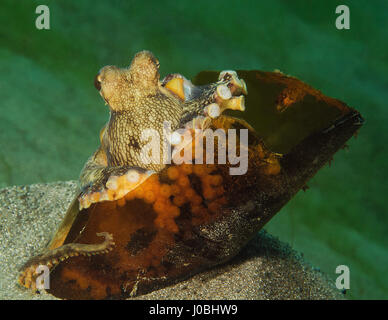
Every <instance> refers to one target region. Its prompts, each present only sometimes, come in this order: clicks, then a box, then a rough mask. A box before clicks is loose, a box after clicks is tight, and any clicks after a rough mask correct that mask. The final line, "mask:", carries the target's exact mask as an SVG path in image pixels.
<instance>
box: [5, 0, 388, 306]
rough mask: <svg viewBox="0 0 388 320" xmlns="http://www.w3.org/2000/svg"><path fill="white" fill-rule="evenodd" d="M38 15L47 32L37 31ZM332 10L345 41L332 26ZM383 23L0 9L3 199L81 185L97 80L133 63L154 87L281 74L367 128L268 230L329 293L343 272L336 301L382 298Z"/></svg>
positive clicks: (237, 8) (100, 114) (98, 119)
mask: <svg viewBox="0 0 388 320" xmlns="http://www.w3.org/2000/svg"><path fill="white" fill-rule="evenodd" d="M40 4H46V5H48V6H49V8H50V27H51V28H50V30H38V29H36V27H35V19H36V18H37V16H38V15H37V14H36V13H35V9H36V7H37V6H38V5H40ZM341 4H345V5H348V6H349V9H350V30H338V29H337V28H336V27H335V20H336V18H337V16H338V15H336V14H335V9H336V7H337V6H338V5H341ZM387 14H388V2H387V1H384V0H381V1H379V0H374V1H366V0H364V1H363V0H357V1H356V0H354V1H342V0H341V1H333V0H325V1H323V0H321V1H308V0H306V1H301V0H300V1H299V0H298V1H297V0H292V1H289V0H276V1H226V0H224V1H212V2H210V1H195V2H193V1H190V2H189V1H165V2H159V1H65V0H61V1H59V0H56V1H31V0H19V1H13V0H2V1H1V4H0V23H1V28H0V93H1V100H0V110H1V112H0V187H7V186H11V185H25V184H33V183H42V182H52V181H58V180H62V181H64V180H76V179H78V175H79V172H80V171H81V168H82V166H83V164H84V163H85V161H86V160H87V158H88V157H89V156H90V155H91V154H92V153H93V152H94V151H95V149H96V148H97V146H98V144H99V130H100V129H101V127H102V126H103V125H104V124H105V122H106V121H107V120H108V115H109V112H108V108H107V107H106V106H104V102H103V100H102V99H101V97H100V95H99V94H98V92H97V90H96V89H95V88H94V86H93V79H94V76H95V75H96V74H97V72H98V70H99V69H100V68H101V67H103V66H105V65H117V66H120V67H124V66H127V65H129V63H130V60H131V58H132V57H133V55H134V54H135V53H136V52H138V51H140V50H143V49H147V50H150V51H152V52H153V53H154V54H155V55H156V56H157V58H158V59H159V61H160V64H161V70H160V71H161V75H162V77H163V76H164V75H166V74H168V73H173V72H177V73H182V74H184V75H185V76H186V77H187V78H193V77H194V76H195V75H196V74H197V73H198V72H199V71H201V70H225V69H246V70H250V69H259V70H264V71H273V70H275V69H279V70H281V71H282V72H284V73H285V74H290V75H292V76H295V77H297V78H299V79H301V80H302V81H305V82H306V83H308V84H310V85H312V86H313V87H315V88H317V89H319V90H320V91H322V92H323V93H324V94H325V95H328V96H330V97H334V98H337V99H340V100H342V101H344V102H345V103H347V104H348V105H349V106H351V107H354V108H356V109H357V110H358V111H360V112H361V114H362V115H363V117H364V118H365V120H366V123H365V124H364V126H363V127H362V128H361V130H360V132H359V135H358V136H357V138H356V139H355V138H352V139H351V140H350V141H349V142H348V145H349V149H348V150H341V151H339V152H338V154H336V155H335V157H334V160H333V161H332V163H331V166H325V167H324V168H323V169H322V170H320V171H319V172H318V174H317V175H316V176H315V177H314V178H313V179H312V180H311V181H310V182H309V183H308V186H309V187H310V188H309V189H308V190H307V191H306V192H303V191H301V192H299V193H298V194H297V195H296V196H295V197H294V198H293V199H292V200H291V201H290V202H289V203H288V204H287V205H286V206H285V207H284V208H283V209H282V210H281V211H280V212H279V213H278V214H277V215H276V216H275V217H274V218H273V219H272V220H271V221H270V222H269V223H268V224H267V225H266V227H265V229H267V231H269V232H270V233H272V234H274V235H276V236H278V237H279V238H280V239H281V240H283V241H286V242H288V243H290V244H291V245H292V246H293V248H295V249H296V250H298V251H300V252H303V253H304V257H305V259H306V260H307V261H309V262H311V263H312V264H313V265H315V266H317V267H319V268H320V269H321V270H322V271H323V272H325V273H326V274H327V275H328V276H329V277H330V278H331V279H333V281H335V279H336V277H337V276H338V275H337V274H336V273H335V269H336V267H337V266H338V265H347V266H348V267H349V269H350V290H348V291H347V293H346V296H345V297H347V298H352V299H376V298H378V299H387V298H388V276H387V271H388V250H387V248H388V212H387V211H388V210H387V205H386V195H387V193H388V188H387V183H386V182H387V180H388V174H387V173H388V170H387V166H388V165H387V159H386V156H387V148H386V145H385V142H386V141H387V138H388V131H387V120H388V119H387V118H388V107H387V105H386V102H387V101H388V90H387V88H388V76H387V74H388V25H387ZM247 108H249V105H248V106H247ZM248 120H249V119H248Z"/></svg>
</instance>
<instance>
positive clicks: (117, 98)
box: [94, 51, 160, 111]
mask: <svg viewBox="0 0 388 320" xmlns="http://www.w3.org/2000/svg"><path fill="white" fill-rule="evenodd" d="M159 77H160V75H159V61H158V60H157V59H156V58H155V57H154V55H153V54H152V53H151V52H149V51H141V52H139V53H137V54H136V55H135V57H134V58H133V60H132V63H131V65H130V66H129V67H128V68H123V69H121V68H118V67H116V66H105V67H103V68H102V69H101V70H100V71H99V73H98V74H97V75H96V77H95V79H94V86H95V87H96V89H97V90H98V91H99V92H100V95H101V96H102V98H103V99H104V100H105V102H106V103H107V104H108V105H109V107H110V108H111V109H112V110H115V111H120V110H125V109H129V108H130V106H131V105H132V104H133V102H134V101H136V100H139V99H142V98H143V97H144V96H148V95H152V94H155V93H156V92H157V90H158V84H159Z"/></svg>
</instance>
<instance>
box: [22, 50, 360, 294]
mask: <svg viewBox="0 0 388 320" xmlns="http://www.w3.org/2000/svg"><path fill="white" fill-rule="evenodd" d="M158 67H159V63H158V61H157V60H156V59H155V58H154V56H153V55H152V54H151V53H150V52H141V53H138V54H137V55H136V56H135V58H134V60H133V61H132V64H131V66H130V67H129V68H128V69H118V68H116V67H111V66H109V67H105V68H103V69H102V70H101V71H100V73H99V74H98V75H97V77H96V80H95V86H96V88H97V89H98V90H99V91H100V94H101V96H102V97H103V98H104V100H105V101H106V102H107V104H108V105H109V108H110V112H111V117H110V120H109V122H108V123H107V125H106V126H105V127H104V128H103V129H102V131H101V134H100V140H101V146H100V148H98V150H97V151H96V152H95V153H94V155H93V156H92V157H91V158H90V159H89V160H88V161H87V163H86V165H85V167H84V169H83V171H82V172H81V177H80V182H81V191H80V193H79V194H78V195H77V198H76V199H75V201H74V202H73V203H72V205H71V206H70V208H69V210H68V212H67V214H66V216H65V219H64V221H63V223H62V225H61V226H60V228H59V230H58V232H57V233H56V235H55V236H54V238H53V240H52V241H51V242H50V244H49V246H48V248H47V249H45V250H44V251H43V253H42V254H40V255H38V256H36V257H33V258H32V259H30V260H29V261H28V262H27V263H26V264H25V265H24V267H23V268H22V273H21V276H20V278H19V283H20V284H21V285H23V286H25V287H28V288H32V289H34V288H35V285H34V281H35V279H36V276H37V274H36V272H35V268H36V266H38V265H39V264H44V265H47V266H48V267H50V268H51V272H50V276H51V279H50V283H51V286H52V288H50V290H49V292H50V293H52V294H54V295H55V296H57V297H60V298H66V299H123V298H127V297H131V296H135V295H139V294H144V293H147V292H149V291H152V290H155V289H158V288H161V287H163V286H165V285H167V284H169V283H172V282H175V281H177V280H179V279H184V278H187V277H188V276H190V275H192V274H194V273H197V272H200V271H202V270H204V269H206V268H209V267H211V266H214V265H217V264H220V263H222V262H225V261H227V260H229V259H231V258H232V257H234V256H235V255H236V254H237V253H238V252H239V251H240V250H241V248H242V247H243V246H244V245H245V244H246V243H247V241H249V239H250V238H251V237H252V236H253V235H254V234H255V232H257V231H258V230H260V228H262V227H263V226H264V225H265V224H266V223H267V222H268V221H269V220H270V219H271V218H272V217H273V216H274V215H275V214H276V213H277V212H278V211H279V210H280V208H281V207H282V206H283V205H284V204H285V203H287V201H289V200H290V199H291V198H292V197H293V196H294V195H295V193H296V192H298V190H300V189H301V188H303V187H304V186H305V184H306V182H307V181H308V179H310V178H311V177H312V176H313V175H314V174H315V173H316V172H317V171H318V170H319V169H320V168H321V167H322V166H323V165H324V164H325V163H327V161H329V160H330V159H331V157H332V155H333V154H334V153H335V152H336V151H337V150H338V149H340V148H341V147H342V146H343V145H344V143H345V142H346V141H347V140H348V139H349V138H350V137H351V136H352V135H353V134H355V133H356V132H357V131H358V129H359V127H360V126H361V125H362V117H361V116H360V115H359V113H358V112H357V111H355V110H353V109H351V108H349V107H348V106H346V105H345V104H343V103H342V102H340V101H338V100H334V99H326V97H324V96H323V95H322V94H320V93H319V92H317V91H316V90H312V89H311V88H310V87H308V86H306V85H305V84H303V83H302V82H301V81H299V80H297V79H295V78H291V77H287V76H283V75H281V74H279V73H264V72H259V71H249V72H245V71H244V72H241V73H239V75H241V74H242V75H243V77H244V80H248V81H247V84H248V87H249V85H251V87H249V88H254V89H255V90H256V92H255V91H254V92H253V96H254V97H255V99H256V100H261V99H263V98H266V99H268V101H266V104H265V105H261V111H263V116H268V115H270V116H269V119H270V118H271V117H272V119H274V118H276V121H277V122H275V123H278V124H279V126H280V127H282V128H289V126H290V125H291V127H292V125H293V124H294V123H296V125H297V127H296V129H297V130H296V131H297V132H298V135H297V136H296V137H295V136H293V134H292V133H293V131H292V130H288V131H286V133H287V135H284V134H283V135H282V134H281V133H279V132H278V131H277V129H278V128H276V127H270V131H269V132H268V131H265V126H266V124H265V123H263V124H262V126H261V128H259V130H261V132H262V135H263V136H264V137H266V139H268V140H269V141H271V140H272V141H277V140H276V139H278V137H281V139H280V141H278V142H277V143H278V145H279V146H281V147H282V148H284V142H283V140H285V139H290V141H291V140H292V139H295V141H296V142H293V143H289V144H288V145H287V146H286V147H289V149H287V150H286V149H284V150H286V151H285V153H284V155H281V154H279V153H276V152H274V150H272V149H270V148H268V147H267V146H266V144H265V143H264V141H263V138H261V136H259V135H258V134H257V133H256V132H255V130H253V129H252V127H250V125H249V124H247V123H246V122H245V121H243V120H241V119H237V118H233V117H230V116H224V115H221V113H222V112H223V111H224V110H226V109H232V110H240V111H243V110H245V106H244V97H243V95H242V94H247V89H246V85H245V82H244V81H242V80H240V79H239V78H238V76H237V74H236V73H235V72H233V71H227V72H221V73H220V74H219V75H218V74H213V75H214V76H215V78H214V80H215V82H213V83H210V84H204V85H203V86H194V85H192V84H191V82H190V81H188V80H186V79H185V78H184V77H183V76H181V75H179V74H171V75H168V76H167V77H166V78H165V79H164V80H163V81H159V73H158ZM217 76H218V80H216V78H217ZM258 79H259V80H260V81H258ZM211 81H213V80H211ZM211 81H208V82H205V83H209V82H211ZM258 83H259V84H260V86H258V85H257V84H258ZM179 85H181V86H179ZM306 88H307V89H306ZM249 90H251V89H249ZM266 92H271V93H272V92H277V93H276V94H275V95H271V94H269V95H266ZM257 97H259V99H257ZM312 98H313V99H312ZM247 99H248V104H249V96H248V98H247ZM314 99H315V100H314ZM315 101H317V103H315ZM304 103H306V104H307V106H308V107H310V110H309V109H306V108H305V109H303V108H302V111H303V113H301V112H299V111H298V108H301V107H304ZM255 104H256V102H253V103H252V105H251V106H255ZM274 104H276V105H274ZM214 105H216V107H217V108H219V110H218V109H217V108H216V111H219V112H216V113H212V112H210V111H209V110H210V106H214ZM279 106H280V107H279ZM282 106H283V107H282ZM311 108H315V109H313V110H314V111H317V110H318V111H319V112H320V114H319V118H320V119H318V120H317V121H315V120H316V119H315V118H312V119H311V120H312V122H313V126H312V127H311V129H309V130H306V131H303V130H300V124H299V123H298V122H297V121H298V119H300V118H301V116H302V118H303V116H304V113H305V112H307V113H308V112H311ZM156 109H157V110H158V111H160V112H154V110H156ZM160 109H162V110H160ZM298 112H299V113H298ZM280 113H281V115H279V114H280ZM288 114H290V115H291V118H292V119H294V120H293V122H292V123H291V124H290V123H288V122H287V115H288ZM321 118H324V120H323V121H321ZM263 119H264V120H266V119H267V118H265V117H264V118H263ZM295 119H296V120H295ZM165 120H168V121H170V122H172V129H173V130H174V129H176V128H185V130H186V132H191V129H190V128H192V127H196V126H198V125H199V126H200V127H201V128H202V129H206V128H211V129H212V130H216V129H223V130H226V131H227V130H229V129H234V130H237V131H238V130H247V131H248V136H249V139H248V145H239V143H237V146H239V147H238V150H237V151H238V152H237V153H240V152H241V150H242V149H244V148H246V149H248V160H249V166H248V171H247V172H246V174H244V175H236V176H233V175H230V174H229V170H228V169H229V168H230V167H232V164H231V163H229V162H228V163H226V164H225V165H220V164H213V165H209V164H204V165H199V164H182V165H174V164H171V165H164V164H160V165H158V166H146V165H144V164H143V162H142V161H143V159H141V157H140V154H139V153H138V152H136V150H137V148H136V147H137V146H138V147H140V148H141V146H142V142H141V141H140V139H139V132H140V131H139V130H140V129H146V128H148V127H151V128H152V129H156V130H157V131H159V132H160V130H161V129H162V123H163V122H164V121H165ZM272 121H273V120H272ZM272 131H273V132H274V135H271V132H272ZM272 145H273V147H274V148H275V149H276V143H273V144H272ZM197 147H198V146H197V144H196V143H195V142H193V143H192V144H190V145H188V148H193V149H196V148H197ZM216 150H218V144H216ZM220 150H222V149H220ZM164 151H165V150H162V152H164ZM217 152H219V150H218V151H216V154H215V157H217ZM150 169H151V170H153V173H152V172H150ZM129 172H132V173H133V172H134V173H136V175H138V176H139V177H140V178H141V179H140V180H139V181H141V183H139V184H137V185H135V184H130V183H129V182H128V179H126V177H127V175H128V173H129ZM128 186H129V187H128ZM123 191H125V192H124V193H122V192H123ZM101 233H103V234H105V238H106V239H105V241H104V242H103V243H102V244H101V243H100V244H98V242H99V240H98V238H97V237H96V234H97V235H98V234H101ZM95 243H97V244H95ZM107 251H108V252H107ZM94 254H95V255H94Z"/></svg>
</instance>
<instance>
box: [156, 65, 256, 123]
mask: <svg viewBox="0 0 388 320" xmlns="http://www.w3.org/2000/svg"><path fill="white" fill-rule="evenodd" d="M162 86H164V87H165V88H167V89H169V90H170V91H171V92H173V93H174V94H175V95H176V96H178V97H179V98H180V99H181V100H183V110H182V115H181V122H180V124H181V126H182V125H184V124H185V123H187V122H189V121H191V120H192V119H194V118H196V117H198V116H208V117H210V118H217V117H219V116H220V115H221V114H222V113H223V112H224V111H225V110H226V109H231V110H239V111H244V110H245V104H244V96H243V95H246V94H247V93H248V91H247V86H246V84H245V82H244V80H243V79H240V78H239V77H238V75H237V73H236V72H235V71H232V70H229V71H222V72H221V73H220V74H219V77H218V81H217V82H215V83H211V84H208V85H204V86H195V85H193V84H192V83H191V81H190V80H187V79H186V78H185V77H183V76H182V75H180V74H169V75H168V76H166V77H165V78H164V79H163V81H162Z"/></svg>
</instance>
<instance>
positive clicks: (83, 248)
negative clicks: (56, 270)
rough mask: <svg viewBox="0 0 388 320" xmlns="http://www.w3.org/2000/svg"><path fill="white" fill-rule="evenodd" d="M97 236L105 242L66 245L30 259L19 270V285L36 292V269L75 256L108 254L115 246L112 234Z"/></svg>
mask: <svg viewBox="0 0 388 320" xmlns="http://www.w3.org/2000/svg"><path fill="white" fill-rule="evenodd" d="M97 236H99V237H104V238H105V240H104V241H103V242H102V243H98V244H83V243H68V244H65V245H63V246H60V247H58V248H56V249H53V250H48V251H46V252H44V253H42V254H40V255H37V256H35V257H33V258H32V259H30V260H29V261H28V262H27V263H26V264H24V266H23V267H22V268H21V270H23V271H22V272H21V274H20V276H19V284H20V285H22V286H24V287H26V288H31V289H33V290H36V281H35V280H36V277H37V276H38V275H39V274H38V273H37V268H38V267H39V266H40V265H46V266H47V267H48V268H49V269H51V268H52V267H53V266H55V265H57V264H59V263H60V262H62V261H65V260H67V259H69V258H71V257H76V256H80V255H82V256H91V255H97V254H104V253H108V252H109V251H111V250H112V249H113V246H114V245H115V243H114V241H113V236H112V234H110V233H108V232H100V233H97Z"/></svg>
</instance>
